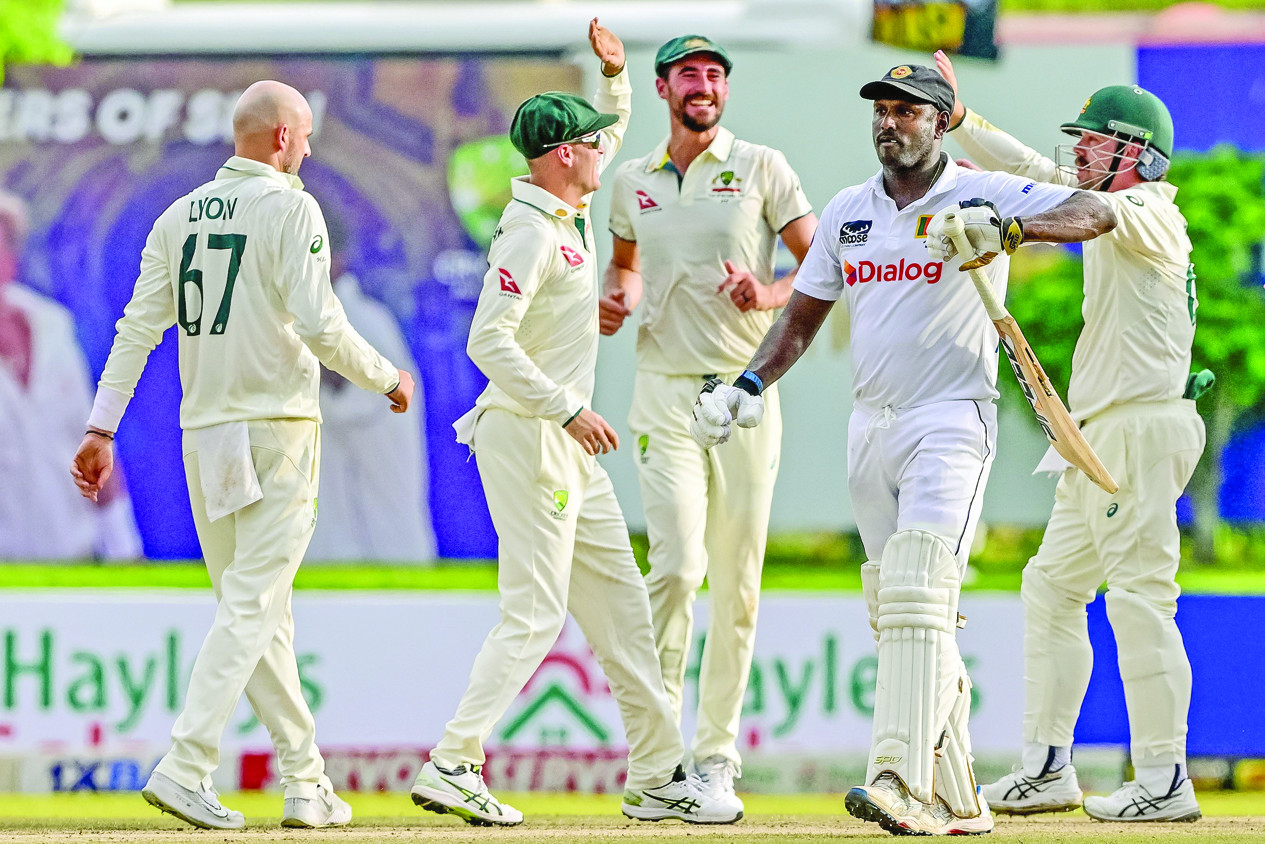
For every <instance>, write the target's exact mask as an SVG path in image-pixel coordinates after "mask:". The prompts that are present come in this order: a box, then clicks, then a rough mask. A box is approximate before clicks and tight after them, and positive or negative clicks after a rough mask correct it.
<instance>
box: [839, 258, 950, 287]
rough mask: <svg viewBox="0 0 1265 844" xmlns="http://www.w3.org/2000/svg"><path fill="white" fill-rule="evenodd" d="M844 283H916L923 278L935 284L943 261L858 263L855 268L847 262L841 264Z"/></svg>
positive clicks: (928, 282) (941, 271)
mask: <svg viewBox="0 0 1265 844" xmlns="http://www.w3.org/2000/svg"><path fill="white" fill-rule="evenodd" d="M843 272H844V281H846V282H847V283H848V285H849V286H851V285H853V284H856V283H857V282H862V283H864V282H867V281H901V280H902V279H903V280H905V281H917V280H918V279H920V278H925V279H926V280H927V284H935V283H936V282H937V281H939V280H940V274H941V273H943V272H944V262H943V261H928V262H927V263H925V264H919V263H918V262H917V261H909V262H906V261H905V259H904V258H901V259H900V263H898V264H876V263H874V262H873V261H858V262H857V263H856V265H855V266H853V265H852V263H851V262H849V261H844V262H843Z"/></svg>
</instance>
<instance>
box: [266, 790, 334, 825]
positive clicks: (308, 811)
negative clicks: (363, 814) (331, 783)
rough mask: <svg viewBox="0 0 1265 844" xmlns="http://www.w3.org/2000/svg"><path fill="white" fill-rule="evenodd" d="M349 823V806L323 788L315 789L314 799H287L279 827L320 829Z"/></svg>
mask: <svg viewBox="0 0 1265 844" xmlns="http://www.w3.org/2000/svg"><path fill="white" fill-rule="evenodd" d="M349 823H351V806H348V805H347V801H345V800H343V798H341V797H339V796H338V795H337V794H335V793H334V792H332V791H327V790H326V789H325V786H323V785H318V786H317V787H316V796H315V797H287V798H286V800H285V812H284V813H283V814H282V816H281V825H282V826H286V827H291V828H294V829H320V828H321V827H326V826H346V825H347V824H349Z"/></svg>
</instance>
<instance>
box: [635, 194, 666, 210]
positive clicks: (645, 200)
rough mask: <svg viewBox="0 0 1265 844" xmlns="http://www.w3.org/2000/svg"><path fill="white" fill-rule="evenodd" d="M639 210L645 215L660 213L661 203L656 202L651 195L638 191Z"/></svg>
mask: <svg viewBox="0 0 1265 844" xmlns="http://www.w3.org/2000/svg"><path fill="white" fill-rule="evenodd" d="M637 210H638V211H640V212H641V213H642V214H644V213H646V212H647V211H659V210H661V209H660V207H659V203H657V202H655V201H654V199H653V198H652V197H651V196H650V194H648V193H646V192H645V191H644V190H639V191H637Z"/></svg>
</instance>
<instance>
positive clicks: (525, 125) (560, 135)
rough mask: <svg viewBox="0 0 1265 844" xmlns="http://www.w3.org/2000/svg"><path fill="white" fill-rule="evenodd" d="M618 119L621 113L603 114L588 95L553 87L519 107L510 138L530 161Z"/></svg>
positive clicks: (512, 124) (515, 114)
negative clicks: (583, 95)
mask: <svg viewBox="0 0 1265 844" xmlns="http://www.w3.org/2000/svg"><path fill="white" fill-rule="evenodd" d="M618 120H619V115H616V114H603V113H602V112H600V111H598V110H597V109H595V108H593V106H591V105H590V104H589V101H588V100H586V99H584V97H581V96H578V95H576V94H568V93H566V92H564V91H549V92H548V93H545V94H537V95H536V96H534V97H532V98H530V99H528V100H526V101H525V102H524V103H523V104H522V105H520V106H519V107H518V111H516V112H515V113H514V122H513V123H511V124H510V142H511V143H512V144H514V149H516V150H518V151H519V152H521V153H522V154H523V158H526V159H527V160H528V161H530V160H531V159H533V158H539V157H540V156H542V155H544V154H545V153H547V152H549V150H551V149H553V148H554V147H557V146H561V145H562V144H564V143H567V142H568V141H577V140H579V139H580V138H583V137H585V136H586V135H592V134H593V133H594V132H596V131H598V130H599V129H605V128H606V127H607V126H610V125H611V124H612V123H615V122H616V121H618Z"/></svg>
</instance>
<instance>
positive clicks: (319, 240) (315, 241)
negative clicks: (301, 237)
mask: <svg viewBox="0 0 1265 844" xmlns="http://www.w3.org/2000/svg"><path fill="white" fill-rule="evenodd" d="M324 246H325V238H323V237H321V236H320V235H319V234H318V235H317V236H316V237H314V238H312V245H311V246H309V247H308V251H310V252H311V253H312V254H313V255H315V254H316V253H317V252H320V251H321V249H322V248H323V247H324Z"/></svg>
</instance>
